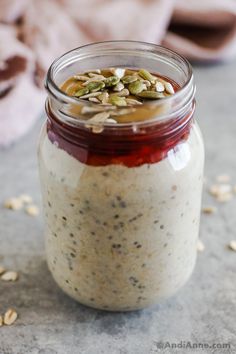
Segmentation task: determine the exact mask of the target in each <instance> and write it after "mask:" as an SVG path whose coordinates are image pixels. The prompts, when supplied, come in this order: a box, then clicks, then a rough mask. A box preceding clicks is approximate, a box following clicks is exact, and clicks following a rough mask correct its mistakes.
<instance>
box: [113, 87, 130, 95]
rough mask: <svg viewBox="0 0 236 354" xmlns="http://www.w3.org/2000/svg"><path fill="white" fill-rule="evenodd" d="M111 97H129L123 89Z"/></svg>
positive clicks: (127, 92) (126, 90) (127, 91)
mask: <svg viewBox="0 0 236 354" xmlns="http://www.w3.org/2000/svg"><path fill="white" fill-rule="evenodd" d="M111 96H119V97H126V96H129V90H128V89H126V88H124V89H123V90H121V91H120V92H116V93H115V94H111Z"/></svg>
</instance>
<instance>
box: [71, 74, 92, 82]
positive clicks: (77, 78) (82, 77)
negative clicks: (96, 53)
mask: <svg viewBox="0 0 236 354" xmlns="http://www.w3.org/2000/svg"><path fill="white" fill-rule="evenodd" d="M73 78H74V79H76V80H79V81H87V80H88V79H89V77H88V76H84V75H74V76H73Z"/></svg>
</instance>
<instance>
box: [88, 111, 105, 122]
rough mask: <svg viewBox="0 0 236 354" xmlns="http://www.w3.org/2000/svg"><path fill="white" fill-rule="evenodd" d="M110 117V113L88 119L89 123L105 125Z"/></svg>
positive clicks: (99, 114) (102, 113)
mask: <svg viewBox="0 0 236 354" xmlns="http://www.w3.org/2000/svg"><path fill="white" fill-rule="evenodd" d="M109 117H110V112H101V113H97V114H95V115H94V116H93V117H92V118H90V119H88V120H87V122H88V123H104V122H105V120H106V119H108V118H109Z"/></svg>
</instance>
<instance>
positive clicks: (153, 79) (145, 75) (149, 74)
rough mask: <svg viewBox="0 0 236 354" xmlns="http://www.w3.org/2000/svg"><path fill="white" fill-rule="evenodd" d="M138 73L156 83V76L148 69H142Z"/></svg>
mask: <svg viewBox="0 0 236 354" xmlns="http://www.w3.org/2000/svg"><path fill="white" fill-rule="evenodd" d="M138 74H139V75H140V76H141V77H142V78H144V79H145V80H148V81H150V82H151V83H152V84H155V81H156V78H155V77H154V76H153V75H152V74H151V73H150V72H149V71H147V70H145V69H141V70H139V72H138Z"/></svg>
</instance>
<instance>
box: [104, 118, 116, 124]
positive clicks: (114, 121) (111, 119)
mask: <svg viewBox="0 0 236 354" xmlns="http://www.w3.org/2000/svg"><path fill="white" fill-rule="evenodd" d="M106 123H114V124H116V123H117V121H116V120H115V119H113V118H108V119H107V120H106Z"/></svg>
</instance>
